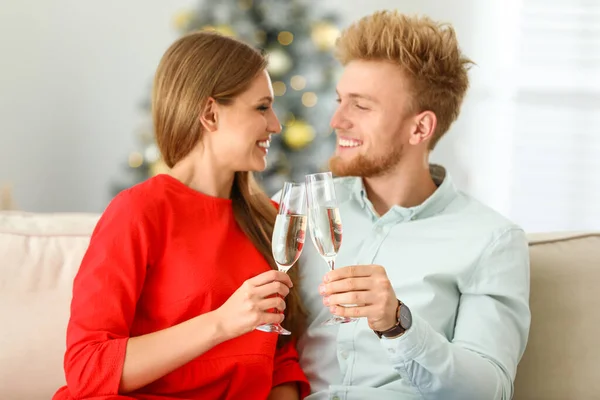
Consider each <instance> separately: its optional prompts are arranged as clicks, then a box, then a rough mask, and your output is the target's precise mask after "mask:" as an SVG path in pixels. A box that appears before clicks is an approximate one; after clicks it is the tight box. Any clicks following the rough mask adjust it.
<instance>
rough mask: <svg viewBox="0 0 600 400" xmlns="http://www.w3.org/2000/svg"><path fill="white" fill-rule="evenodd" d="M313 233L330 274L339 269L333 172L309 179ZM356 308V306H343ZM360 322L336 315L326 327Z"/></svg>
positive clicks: (338, 221)
mask: <svg viewBox="0 0 600 400" xmlns="http://www.w3.org/2000/svg"><path fill="white" fill-rule="evenodd" d="M306 193H307V202H308V218H309V224H308V225H309V230H310V236H311V238H312V242H313V244H314V245H315V247H316V248H317V251H318V252H319V254H320V255H321V257H323V259H324V260H325V262H327V265H328V266H329V270H330V271H333V270H334V268H335V258H336V257H337V253H338V251H339V249H340V246H341V244H342V220H341V218H340V211H339V209H338V203H337V199H336V196H335V187H334V183H333V176H332V175H331V172H323V173H319V174H311V175H307V176H306ZM340 306H342V307H352V306H353V305H352V304H340ZM355 320H356V318H349V317H339V316H337V315H333V316H332V317H331V318H329V319H328V320H327V321H325V322H324V323H323V325H337V324H344V323H346V322H352V321H355Z"/></svg>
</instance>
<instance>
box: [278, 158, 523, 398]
mask: <svg viewBox="0 0 600 400" xmlns="http://www.w3.org/2000/svg"><path fill="white" fill-rule="evenodd" d="M432 176H433V177H434V180H435V181H436V184H438V189H437V190H436V192H435V193H434V194H433V195H432V196H431V197H430V198H429V199H427V200H426V201H425V202H424V203H423V204H421V205H419V206H417V207H412V208H403V207H399V206H394V207H393V208H392V209H390V210H389V211H388V212H387V213H386V214H385V215H383V216H381V217H379V216H377V215H376V213H375V211H374V210H373V207H372V205H371V203H370V202H369V200H368V199H367V197H366V195H365V191H364V187H363V184H362V180H361V179H360V178H341V179H336V186H335V188H336V193H337V198H338V202H339V207H340V214H341V219H342V226H343V239H342V245H341V248H340V251H339V253H338V257H337V260H336V267H338V268H339V267H342V266H347V265H356V264H362V265H364V264H378V265H382V266H383V267H385V269H386V272H387V275H388V277H389V279H390V281H391V283H392V285H393V287H394V290H395V292H396V295H397V297H398V298H399V299H400V300H402V302H404V303H405V304H406V305H407V306H408V307H409V308H410V310H411V311H412V316H413V325H412V327H411V328H410V329H409V330H408V331H407V332H406V333H405V334H404V335H402V336H400V337H399V338H395V339H386V338H383V339H379V338H378V337H377V336H376V335H375V333H374V332H373V331H372V330H371V329H369V327H368V325H367V321H366V319H365V318H362V319H360V320H359V321H358V322H352V323H348V324H344V325H341V326H321V325H320V324H321V322H323V321H325V320H326V319H327V318H328V317H329V315H330V314H329V310H328V309H327V308H325V306H323V303H322V297H321V295H320V294H319V292H318V287H319V284H320V283H321V282H322V279H323V275H324V274H325V273H326V272H327V264H326V263H325V261H324V260H323V259H322V258H321V257H320V256H319V254H318V253H317V252H316V250H315V248H314V246H313V245H312V243H310V244H309V243H307V245H306V246H305V247H304V251H303V254H302V256H301V259H300V264H299V268H300V277H301V285H302V286H301V290H302V295H303V300H304V302H305V305H306V307H307V310H308V311H309V314H310V315H309V321H308V322H309V327H308V330H307V332H306V334H304V335H303V336H302V337H301V338H300V339H299V341H298V351H299V354H300V363H301V366H302V368H303V369H304V372H305V373H306V375H307V376H308V379H309V381H310V383H311V386H312V391H313V393H312V394H311V395H310V396H309V397H308V399H309V400H324V399H331V400H346V399H347V400H355V399H356V400H358V399H361V400H364V399H379V400H387V399H389V400H392V399H394V400H399V399H402V400H404V399H444V400H469V399H473V400H487V399H510V398H511V397H512V392H513V381H514V378H515V374H516V369H517V364H518V362H519V360H520V359H521V356H522V355H523V352H524V350H525V346H526V343H527V337H528V334H529V325H530V311H529V252H528V245H527V240H526V237H525V234H524V232H523V230H522V229H520V228H519V227H518V226H515V225H514V224H513V223H511V222H510V221H508V220H506V219H505V218H504V217H502V216H501V215H499V214H497V213H496V212H494V211H493V210H491V209H490V208H488V207H486V206H485V205H483V204H481V203H479V202H478V201H476V200H474V199H473V198H471V197H469V196H467V195H466V194H464V193H462V192H460V191H458V190H457V189H456V188H455V186H454V185H453V184H452V181H451V179H450V176H449V175H447V174H446V173H445V170H444V169H443V168H441V167H439V166H432ZM274 198H275V199H277V198H276V197H274ZM294 268H296V267H294Z"/></svg>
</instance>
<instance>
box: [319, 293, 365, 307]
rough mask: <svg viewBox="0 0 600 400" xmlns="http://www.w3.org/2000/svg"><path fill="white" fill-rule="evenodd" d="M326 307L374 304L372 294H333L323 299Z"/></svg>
mask: <svg viewBox="0 0 600 400" xmlns="http://www.w3.org/2000/svg"><path fill="white" fill-rule="evenodd" d="M323 303H324V304H325V305H337V304H358V305H360V306H364V305H370V304H373V295H372V292H369V291H363V292H346V293H338V294H332V295H331V296H327V297H324V298H323Z"/></svg>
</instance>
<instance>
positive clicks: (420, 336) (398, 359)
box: [379, 314, 429, 364]
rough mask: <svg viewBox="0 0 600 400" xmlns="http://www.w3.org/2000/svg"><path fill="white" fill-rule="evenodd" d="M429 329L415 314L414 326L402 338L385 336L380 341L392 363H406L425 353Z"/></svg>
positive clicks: (413, 316)
mask: <svg viewBox="0 0 600 400" xmlns="http://www.w3.org/2000/svg"><path fill="white" fill-rule="evenodd" d="M428 328H429V327H428V325H427V322H425V321H424V320H423V319H421V318H420V317H419V316H418V315H415V314H413V315H412V325H411V327H410V328H408V330H407V331H406V332H404V334H403V335H402V336H400V337H397V338H393V339H390V338H386V337H385V336H384V337H382V338H381V339H380V340H379V341H380V343H381V345H382V346H383V348H384V349H385V350H386V352H387V355H388V357H389V359H390V361H391V362H392V363H394V364H398V363H404V362H406V361H408V360H412V359H415V358H416V357H417V356H418V355H419V354H421V353H422V352H423V349H424V348H425V343H427V336H428V333H429V329H428Z"/></svg>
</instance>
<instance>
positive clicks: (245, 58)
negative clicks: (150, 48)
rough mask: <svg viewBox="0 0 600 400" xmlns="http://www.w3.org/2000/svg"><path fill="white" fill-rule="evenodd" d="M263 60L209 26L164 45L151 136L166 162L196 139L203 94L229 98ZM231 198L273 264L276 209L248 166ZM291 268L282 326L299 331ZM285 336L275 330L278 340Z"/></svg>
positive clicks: (301, 321)
mask: <svg viewBox="0 0 600 400" xmlns="http://www.w3.org/2000/svg"><path fill="white" fill-rule="evenodd" d="M267 63H268V62H267V59H266V58H265V57H264V56H263V55H262V54H261V53H260V52H259V51H258V50H256V49H254V48H252V47H250V46H249V45H247V44H245V43H243V42H241V41H238V40H236V39H233V38H230V37H226V36H222V35H219V34H217V33H213V32H195V33H191V34H188V35H186V36H184V37H182V38H180V39H178V40H177V41H176V42H175V43H173V44H172V45H171V47H169V49H168V50H167V51H166V53H165V54H164V56H163V58H162V59H161V61H160V64H159V66H158V69H157V71H156V75H155V78H154V88H153V93H152V116H153V119H154V127H155V135H156V142H157V145H158V147H159V149H160V152H161V154H162V156H163V159H164V161H165V164H166V165H167V166H168V167H169V168H172V167H173V166H174V165H175V164H176V163H177V162H178V161H179V160H181V159H182V158H184V157H185V156H186V155H188V154H189V153H190V152H191V151H192V149H193V148H194V147H195V146H196V145H197V144H198V142H199V141H200V139H201V137H202V125H201V123H200V118H199V112H200V110H202V109H203V108H204V105H205V104H206V102H207V101H208V98H209V97H212V98H214V99H215V101H217V102H218V103H220V104H229V103H231V102H232V101H233V99H234V98H235V97H236V96H237V95H239V94H241V93H243V92H244V91H245V90H246V89H247V88H248V87H249V86H250V84H251V82H252V80H253V79H254V78H255V77H256V76H257V74H258V73H260V72H261V71H263V70H264V69H265V68H266V67H267ZM231 199H232V204H233V210H234V215H235V219H236V221H237V223H238V225H239V226H240V228H241V229H242V231H243V232H244V233H245V234H246V236H247V237H248V238H249V239H250V240H251V241H252V243H253V244H254V246H255V247H256V248H257V249H258V250H259V251H260V253H261V254H262V256H263V257H264V258H265V260H266V261H267V262H268V263H269V265H270V266H271V268H273V269H276V268H277V267H276V264H275V261H274V259H273V255H272V253H271V236H272V234H273V226H274V224H275V217H276V216H277V210H276V209H275V207H274V206H273V204H272V203H271V201H270V199H269V198H268V196H267V195H266V194H265V193H264V192H263V191H262V189H261V188H260V187H259V185H258V183H257V182H256V180H255V179H254V178H253V175H252V173H251V172H249V171H239V172H236V173H235V178H234V182H233V188H232V191H231ZM296 270H297V268H292V270H290V277H291V278H292V281H293V282H294V287H293V288H292V289H291V291H290V294H289V295H288V296H287V298H286V303H287V308H286V310H285V317H286V318H285V320H284V322H283V326H284V327H286V328H287V329H289V330H290V331H291V332H292V333H293V334H294V335H299V334H300V332H301V331H302V330H303V329H304V328H305V320H306V312H305V311H304V308H303V307H302V303H301V300H300V296H299V292H298V290H299V282H298V277H297V273H296ZM285 338H286V337H285V336H280V344H283V343H284V341H285V340H286V339H285Z"/></svg>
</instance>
